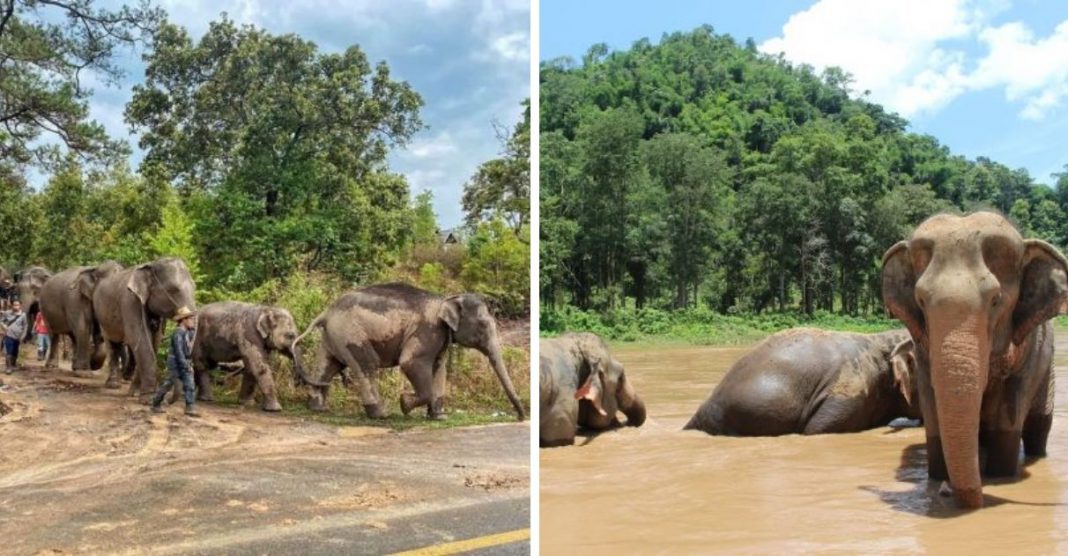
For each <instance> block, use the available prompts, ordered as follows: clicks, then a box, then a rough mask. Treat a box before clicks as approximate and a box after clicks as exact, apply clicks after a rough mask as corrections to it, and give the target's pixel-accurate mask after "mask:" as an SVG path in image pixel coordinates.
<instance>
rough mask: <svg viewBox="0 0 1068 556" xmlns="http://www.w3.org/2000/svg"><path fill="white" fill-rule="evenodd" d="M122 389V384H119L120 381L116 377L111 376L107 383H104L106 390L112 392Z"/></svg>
mask: <svg viewBox="0 0 1068 556" xmlns="http://www.w3.org/2000/svg"><path fill="white" fill-rule="evenodd" d="M121 387H122V384H120V383H119V379H118V378H116V377H114V376H109V377H108V380H107V382H105V383H104V388H108V389H110V390H118V389H119V388H121Z"/></svg>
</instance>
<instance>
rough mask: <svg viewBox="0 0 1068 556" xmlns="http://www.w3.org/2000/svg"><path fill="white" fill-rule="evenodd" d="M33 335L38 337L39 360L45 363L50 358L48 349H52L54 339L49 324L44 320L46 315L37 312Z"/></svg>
mask: <svg viewBox="0 0 1068 556" xmlns="http://www.w3.org/2000/svg"><path fill="white" fill-rule="evenodd" d="M33 333H34V334H36V335H37V360H38V361H44V358H45V357H46V356H48V348H50V347H52V337H51V336H50V332H49V331H48V323H47V322H45V320H44V313H43V312H41V311H38V312H37V316H36V317H35V318H34V319H33Z"/></svg>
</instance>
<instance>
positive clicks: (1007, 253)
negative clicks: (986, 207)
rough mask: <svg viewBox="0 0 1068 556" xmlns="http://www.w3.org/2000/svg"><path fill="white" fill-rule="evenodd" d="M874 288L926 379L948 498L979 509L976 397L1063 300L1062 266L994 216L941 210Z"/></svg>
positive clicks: (891, 254)
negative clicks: (909, 341) (905, 330)
mask: <svg viewBox="0 0 1068 556" xmlns="http://www.w3.org/2000/svg"><path fill="white" fill-rule="evenodd" d="M882 289H883V301H884V303H885V304H886V307H887V309H888V310H889V311H890V313H891V314H892V315H893V316H894V317H896V318H898V319H899V320H901V321H902V322H903V323H904V324H905V326H906V327H907V328H908V330H909V333H910V335H911V336H912V338H913V340H914V341H915V348H916V354H917V356H918V357H919V358H920V359H921V361H922V363H923V365H921V369H927V371H925V372H929V374H930V376H929V378H930V388H931V391H932V392H933V398H934V399H933V402H934V404H933V406H932V407H933V409H934V410H935V415H937V421H938V422H937V434H938V435H939V436H940V440H941V445H942V452H943V455H944V456H945V462H946V471H947V472H948V474H949V479H950V484H951V485H952V487H953V491H954V495H955V496H956V498H957V500H958V502H959V503H960V504H961V505H963V506H965V507H973V508H976V507H980V506H982V503H983V499H982V481H981V478H980V474H979V440H978V437H979V422H980V409H981V404H982V399H983V393H984V391H985V389H986V387H987V383H988V380H989V378H990V376H991V374H992V373H998V374H1000V373H1002V372H1003V371H1007V370H1008V369H1011V368H1013V365H1014V364H1016V363H1017V351H1018V350H1020V348H1021V347H1023V346H1021V344H1023V343H1024V342H1026V341H1028V338H1029V337H1030V334H1031V332H1033V331H1034V330H1035V328H1036V327H1037V326H1039V325H1040V324H1042V323H1043V322H1045V321H1046V320H1048V319H1050V318H1051V317H1053V316H1054V315H1056V314H1057V312H1058V311H1059V309H1060V307H1061V305H1062V304H1063V303H1064V302H1065V299H1066V296H1068V262H1066V261H1065V258H1064V256H1063V255H1061V254H1060V253H1059V252H1058V251H1057V250H1056V249H1055V248H1053V247H1052V246H1050V245H1049V244H1047V243H1045V242H1043V241H1039V240H1036V239H1027V240H1025V239H1024V238H1023V237H1022V236H1020V233H1019V232H1017V231H1016V229H1015V228H1014V227H1013V226H1012V224H1010V223H1009V222H1008V221H1007V220H1006V219H1005V218H1004V217H1002V216H1000V215H998V214H994V213H990V212H977V213H973V214H969V215H967V216H952V215H946V214H940V215H936V216H933V217H931V218H929V219H927V220H926V221H924V222H923V223H922V224H920V225H919V226H918V227H917V228H916V230H915V231H914V232H913V233H912V236H911V237H910V238H909V239H908V240H905V241H902V242H900V243H898V244H897V245H894V246H893V247H891V248H890V250H889V251H887V252H886V254H885V255H884V256H883V275H882ZM928 427H929V428H928V436H931V435H932V434H933V433H934V431H932V430H931V427H932V424H931V423H928Z"/></svg>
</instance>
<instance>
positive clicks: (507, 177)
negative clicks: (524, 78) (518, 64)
mask: <svg viewBox="0 0 1068 556" xmlns="http://www.w3.org/2000/svg"><path fill="white" fill-rule="evenodd" d="M523 105H524V110H523V119H522V120H521V121H520V122H519V123H518V124H516V126H515V129H514V130H513V131H512V134H511V135H510V136H508V137H500V139H501V140H502V142H503V143H504V152H503V153H502V156H501V158H495V159H493V160H489V161H487V162H484V163H483V164H482V165H481V166H479V167H478V170H477V171H476V172H475V175H474V176H472V177H471V179H470V180H469V181H468V182H467V183H466V184H464V195H463V200H462V202H463V209H464V212H465V213H466V214H467V216H466V220H467V223H468V225H470V226H476V225H477V224H478V223H479V222H482V221H485V220H492V219H494V218H502V219H504V221H505V222H507V223H508V225H509V227H510V228H511V229H512V231H513V232H514V233H515V234H516V237H519V238H520V239H521V240H524V241H525V235H524V234H523V233H522V231H523V228H524V227H525V226H526V225H527V223H528V222H529V221H530V101H529V100H527V101H524V102H523ZM498 135H500V134H498Z"/></svg>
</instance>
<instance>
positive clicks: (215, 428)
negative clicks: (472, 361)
mask: <svg viewBox="0 0 1068 556" xmlns="http://www.w3.org/2000/svg"><path fill="white" fill-rule="evenodd" d="M2 378H3V380H4V382H5V386H3V387H2V388H0V406H2V407H5V408H6V409H5V414H4V415H3V416H2V417H0V539H3V543H2V544H0V554H35V553H42V554H49V553H56V554H66V553H131V554H139V553H148V552H151V553H158V554H166V553H222V554H238V553H266V552H272V550H264V549H263V547H267V548H268V549H269V548H270V547H272V546H276V545H277V546H286V547H287V550H289V551H295V552H299V553H313V554H314V553H323V552H332V551H338V550H340V551H342V552H370V553H378V552H392V551H396V550H399V549H407V548H418V547H421V546H427V545H431V544H434V543H436V542H443V541H447V540H455V538H465V537H464V536H462V535H477V534H491V533H496V532H500V531H499V530H495V529H493V528H494V527H497V528H505V529H503V530H509V528H510V529H515V528H521V527H526V525H525V523H526V522H527V520H528V515H529V514H528V512H529V505H528V504H529V502H528V498H529V492H530V480H529V453H530V452H529V439H530V437H529V429H528V425H529V424H528V423H526V422H524V423H515V424H502V425H491V426H484V427H464V428H455V429H445V430H418V429H416V430H413V431H409V432H404V433H395V432H392V431H389V430H386V429H379V428H375V427H336V426H331V425H327V424H323V423H319V422H314V421H306V420H301V419H297V418H293V417H288V416H284V415H278V414H267V413H263V412H260V411H258V410H257V409H241V408H225V407H219V406H213V405H211V404H204V405H202V406H201V407H200V411H201V413H202V414H203V416H202V417H201V418H199V419H195V418H189V417H186V416H185V415H183V414H182V408H181V404H178V405H176V406H172V407H170V409H169V411H168V412H167V413H166V414H163V415H155V414H152V413H150V412H149V411H148V408H147V407H146V406H143V405H140V404H138V403H137V402H136V399H134V398H129V397H126V396H124V395H123V393H125V391H126V389H125V388H123V389H120V390H106V389H103V388H101V387H100V385H101V384H102V383H103V381H104V378H105V377H104V376H102V375H101V376H99V377H95V378H75V377H73V376H72V375H71V374H70V373H69V372H68V371H50V372H45V371H43V370H41V369H39V368H30V369H29V370H28V371H26V372H20V373H16V374H15V375H11V376H9V375H3V377H2ZM473 476H482V477H496V478H498V482H502V484H504V483H506V484H508V485H510V487H509V488H472V485H471V480H472V479H471V477H473ZM444 508H450V509H451V510H452V512H453V514H454V515H455V516H457V517H458V519H457V520H456V521H457V523H460V522H462V521H463V516H464V515H466V514H467V513H473V514H477V515H481V514H482V513H494V514H500V513H501V511H502V510H501V508H509V509H510V511H513V512H514V513H515V515H514V516H511V515H507V516H506V517H508V518H509V519H507V520H504V519H500V520H497V521H496V522H494V521H492V520H484V519H479V520H477V521H479V522H485V523H487V525H486V528H487V529H488V530H486V531H484V532H483V531H481V530H465V531H464V532H462V533H461V532H458V531H455V530H452V529H450V528H454V525H453V524H452V523H451V522H441V523H440V524H438V523H437V522H438V521H440V519H437V518H432V517H430V516H433V515H436V514H434V512H441V511H442V510H443V509H444ZM491 510H492V511H491ZM524 512H527V513H524ZM513 517H514V519H512V518H513ZM435 519H437V521H435ZM424 521H428V522H430V523H433V524H434V525H433V526H432V527H426V526H424V525H423V524H422V523H423V522H424ZM396 531H415V532H414V533H406V534H405V535H401V536H400V537H398V536H397V534H396ZM324 539H326V540H324ZM327 541H328V542H329V543H330V544H328V545H324V544H322V543H323V542H327Z"/></svg>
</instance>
